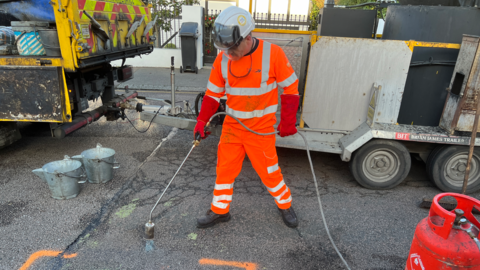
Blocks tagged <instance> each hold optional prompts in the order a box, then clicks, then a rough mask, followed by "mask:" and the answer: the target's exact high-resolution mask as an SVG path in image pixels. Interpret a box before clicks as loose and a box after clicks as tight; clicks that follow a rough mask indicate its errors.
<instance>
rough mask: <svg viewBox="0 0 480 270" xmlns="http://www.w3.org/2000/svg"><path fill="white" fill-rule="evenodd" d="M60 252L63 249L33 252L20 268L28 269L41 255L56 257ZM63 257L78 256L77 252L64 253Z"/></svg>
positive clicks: (21, 269)
mask: <svg viewBox="0 0 480 270" xmlns="http://www.w3.org/2000/svg"><path fill="white" fill-rule="evenodd" d="M60 253H62V252H61V251H55V250H40V251H37V252H35V253H33V254H32V255H30V257H29V258H28V260H27V261H26V262H25V263H24V264H23V265H22V267H20V269H19V270H27V269H28V268H29V267H30V266H31V265H32V264H33V263H34V262H35V261H36V260H37V259H38V258H41V257H56V256H58V255H59V254H60ZM63 257H64V258H66V259H70V258H75V257H77V253H73V254H64V255H63Z"/></svg>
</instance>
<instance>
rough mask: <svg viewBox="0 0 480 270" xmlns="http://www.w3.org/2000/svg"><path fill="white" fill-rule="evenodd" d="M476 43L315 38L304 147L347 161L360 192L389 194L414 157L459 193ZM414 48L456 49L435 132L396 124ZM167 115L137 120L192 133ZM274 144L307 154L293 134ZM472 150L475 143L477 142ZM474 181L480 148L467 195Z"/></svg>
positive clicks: (217, 130)
mask: <svg viewBox="0 0 480 270" xmlns="http://www.w3.org/2000/svg"><path fill="white" fill-rule="evenodd" d="M479 43H480V38H479V37H471V36H464V38H463V42H462V45H461V46H460V44H447V43H432V42H417V41H398V40H379V39H358V38H343V37H321V36H319V37H317V36H315V35H313V36H312V39H311V50H310V55H309V57H308V70H307V80H306V86H305V93H304V96H303V105H302V106H301V112H300V113H299V115H298V124H299V125H298V132H300V133H302V134H304V135H305V136H306V138H307V140H308V143H309V145H310V150H313V151H319V152H327V153H335V154H339V155H340V157H341V159H342V160H343V161H345V162H349V164H350V166H349V167H350V170H351V172H352V174H353V176H354V178H355V179H356V180H357V181H358V183H359V184H360V185H362V186H364V187H366V188H369V189H390V188H393V187H395V186H397V185H398V184H400V183H401V182H402V181H403V180H404V179H405V178H406V177H407V175H408V173H409V171H410V166H411V157H410V153H415V154H419V155H420V157H421V158H422V159H423V160H424V161H425V162H426V165H427V166H426V169H427V172H428V176H429V177H430V178H431V180H432V181H433V182H434V183H435V184H436V186H437V187H438V188H439V189H441V190H443V191H449V192H460V191H461V189H462V184H463V178H464V175H465V169H466V163H467V156H468V150H469V148H468V145H469V144H470V138H471V137H470V136H471V129H472V126H473V117H472V114H473V115H474V114H475V111H473V113H472V108H476V102H477V101H476V100H477V99H476V96H477V95H476V94H477V93H478V92H479V90H480V83H477V79H478V77H479V74H480V61H479V59H480V49H479V46H478V45H479ZM415 47H438V48H449V49H452V50H458V49H460V52H459V57H458V61H457V63H456V67H455V72H454V76H453V77H452V81H451V83H450V87H449V88H448V89H446V91H449V95H448V98H447V101H446V105H445V108H444V112H443V115H442V118H441V119H439V126H437V127H427V126H418V125H399V124H398V123H397V118H398V115H399V110H400V105H401V103H402V95H403V91H404V87H405V82H406V78H407V73H408V70H409V68H410V62H411V58H412V53H413V50H414V49H415ZM457 73H459V74H460V73H461V74H462V75H463V76H458V75H455V74H457ZM460 79H461V81H460ZM465 102H467V103H468V102H470V103H472V104H470V103H468V104H470V105H471V106H469V107H468V106H467V107H468V108H470V111H467V110H465V105H464V103H465ZM473 103H474V104H473ZM468 108H467V109H468ZM159 110H160V113H157V112H158V111H159ZM169 111H170V110H169V105H166V106H163V107H162V108H160V107H150V109H149V110H145V111H142V112H141V116H140V119H141V120H143V121H148V122H150V121H152V119H153V122H154V123H158V124H162V125H168V126H174V127H178V128H181V129H188V130H193V129H194V127H195V123H196V121H195V120H192V119H185V118H181V117H178V115H177V117H176V116H172V115H170V114H169V113H168V112H169ZM156 114H157V116H156V117H154V116H155V115H156ZM277 119H280V117H277ZM469 127H470V130H468V128H469ZM212 134H213V135H220V134H221V125H217V126H213V127H212ZM276 145H277V146H278V147H286V148H295V149H305V145H304V142H303V139H302V138H301V137H300V136H299V135H297V134H296V135H293V136H289V137H284V138H282V137H279V136H277V142H276ZM475 145H476V146H478V145H480V140H479V139H476V141H475ZM479 179H480V150H478V149H475V151H474V155H473V158H472V161H471V171H470V177H469V183H468V188H467V191H468V192H473V191H476V190H478V189H480V180H479Z"/></svg>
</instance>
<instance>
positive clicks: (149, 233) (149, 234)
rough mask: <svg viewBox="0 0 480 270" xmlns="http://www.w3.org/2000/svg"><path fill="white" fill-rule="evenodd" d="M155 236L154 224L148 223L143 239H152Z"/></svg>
mask: <svg viewBox="0 0 480 270" xmlns="http://www.w3.org/2000/svg"><path fill="white" fill-rule="evenodd" d="M154 236H155V224H154V223H153V222H152V221H148V222H147V223H146V224H145V239H153V238H154Z"/></svg>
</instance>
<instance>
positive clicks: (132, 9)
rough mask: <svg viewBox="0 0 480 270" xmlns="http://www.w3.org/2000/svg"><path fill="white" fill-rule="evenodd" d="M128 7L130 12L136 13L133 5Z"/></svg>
mask: <svg viewBox="0 0 480 270" xmlns="http://www.w3.org/2000/svg"><path fill="white" fill-rule="evenodd" d="M127 8H128V12H129V13H130V14H135V9H134V8H133V7H132V6H127Z"/></svg>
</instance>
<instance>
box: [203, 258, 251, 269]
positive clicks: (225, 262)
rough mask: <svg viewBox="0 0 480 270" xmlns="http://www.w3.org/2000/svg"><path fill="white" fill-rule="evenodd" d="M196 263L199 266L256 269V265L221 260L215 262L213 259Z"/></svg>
mask: <svg viewBox="0 0 480 270" xmlns="http://www.w3.org/2000/svg"><path fill="white" fill-rule="evenodd" d="M198 262H199V263H200V264H213V265H225V266H232V267H238V268H244V269H245V270H255V269H257V264H256V263H251V262H235V261H222V260H215V259H200V260H199V261H198Z"/></svg>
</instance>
